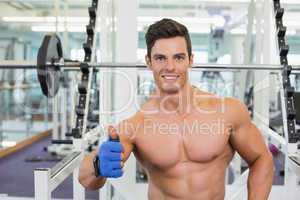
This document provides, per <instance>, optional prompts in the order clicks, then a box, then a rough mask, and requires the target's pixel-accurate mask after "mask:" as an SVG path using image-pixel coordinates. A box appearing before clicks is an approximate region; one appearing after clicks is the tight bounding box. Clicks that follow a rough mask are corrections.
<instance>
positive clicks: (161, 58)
mask: <svg viewBox="0 0 300 200" xmlns="http://www.w3.org/2000/svg"><path fill="white" fill-rule="evenodd" d="M156 60H158V61H163V60H165V58H164V57H157V58H156Z"/></svg>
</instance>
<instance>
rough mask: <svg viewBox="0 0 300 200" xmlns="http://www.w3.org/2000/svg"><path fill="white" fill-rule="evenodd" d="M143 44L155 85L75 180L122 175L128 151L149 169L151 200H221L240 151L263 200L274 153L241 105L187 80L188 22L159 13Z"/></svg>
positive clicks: (254, 199)
mask: <svg viewBox="0 0 300 200" xmlns="http://www.w3.org/2000/svg"><path fill="white" fill-rule="evenodd" d="M146 43H147V55H146V56H145V59H146V63H147V66H148V68H149V69H150V70H151V71H152V72H153V77H154V80H155V84H156V89H155V91H154V92H153V94H152V95H151V96H150V98H149V99H148V100H147V101H146V102H145V103H144V104H143V105H142V106H141V108H140V109H139V111H138V112H137V113H136V114H135V115H134V116H132V117H130V118H129V119H126V120H124V121H122V122H121V123H120V124H119V125H118V127H115V128H114V127H112V126H111V127H109V128H108V132H109V137H110V139H109V140H108V141H107V142H104V143H103V144H102V145H101V146H100V147H99V149H98V150H97V151H93V152H92V153H91V154H89V155H87V156H85V158H84V160H83V162H82V164H81V169H80V175H79V181H80V183H81V184H82V185H83V186H84V187H86V188H87V189H93V190H95V189H99V188H101V187H102V186H103V185H104V184H105V181H106V178H107V177H115V178H117V177H121V176H122V174H123V171H122V168H123V166H124V163H125V161H126V160H127V158H128V157H129V155H130V154H131V152H133V153H134V155H135V157H136V159H137V160H138V161H139V163H140V164H141V165H142V167H143V168H144V169H145V171H146V173H147V176H148V180H149V189H148V198H149V199H150V200H223V199H224V196H225V172H226V168H227V166H228V164H229V163H230V161H231V159H232V157H233V155H234V153H235V152H238V153H239V154H240V155H241V157H242V158H243V159H244V160H245V161H246V162H247V163H248V165H249V169H250V173H249V177H248V182H247V184H248V199H249V200H267V198H268V195H269V193H270V189H271V186H272V179H273V171H274V170H273V168H274V166H273V161H272V155H271V153H270V152H269V150H268V148H267V146H266V144H265V142H264V139H263V137H262V135H261V133H260V131H259V130H258V129H257V127H256V126H255V125H254V124H253V123H252V122H251V118H250V116H249V112H248V110H247V108H246V106H245V105H244V104H243V103H241V102H240V101H238V100H237V99H234V98H221V97H218V96H216V95H214V94H212V93H208V92H206V91H203V90H200V89H198V88H196V87H194V86H192V85H191V83H190V82H189V78H188V70H189V68H190V67H191V66H192V64H193V54H192V51H191V40H190V36H189V33H188V30H187V28H186V27H185V26H184V25H182V24H180V23H178V22H176V21H174V20H171V19H162V20H160V21H158V22H156V23H154V24H152V25H151V26H150V27H149V29H148V31H147V33H146ZM93 160H94V164H95V167H94V165H93Z"/></svg>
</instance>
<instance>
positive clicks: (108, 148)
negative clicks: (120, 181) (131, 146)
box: [98, 126, 123, 178]
mask: <svg viewBox="0 0 300 200" xmlns="http://www.w3.org/2000/svg"><path fill="white" fill-rule="evenodd" d="M108 134H109V139H108V141H106V142H104V143H103V144H102V145H101V146H100V148H99V151H98V156H99V162H100V163H99V175H100V176H102V177H109V178H118V177H121V176H122V175H123V171H122V167H123V161H122V160H123V159H122V158H123V153H122V152H123V146H122V144H121V143H120V141H119V136H118V134H117V132H116V129H115V128H113V127H112V126H110V127H108Z"/></svg>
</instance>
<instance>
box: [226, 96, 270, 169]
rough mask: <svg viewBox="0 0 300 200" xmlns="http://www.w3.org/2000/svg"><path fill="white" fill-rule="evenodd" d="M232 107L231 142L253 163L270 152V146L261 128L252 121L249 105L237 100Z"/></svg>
mask: <svg viewBox="0 0 300 200" xmlns="http://www.w3.org/2000/svg"><path fill="white" fill-rule="evenodd" d="M231 109H232V110H234V111H233V112H232V113H231V114H232V115H233V116H232V119H233V123H234V126H233V130H232V133H231V136H230V144H231V145H232V147H233V148H234V149H235V150H236V151H237V152H238V153H239V154H240V155H241V157H242V158H243V159H244V160H245V161H246V162H247V163H248V164H249V165H251V164H252V163H253V162H255V160H256V159H258V158H259V157H260V156H262V155H264V154H268V153H269V151H268V148H267V146H266V143H265V141H264V138H263V136H262V134H261V132H260V131H259V129H258V128H257V127H256V126H255V124H253V123H252V121H251V118H250V115H249V112H248V109H247V107H246V106H245V105H244V104H243V103H241V102H239V101H236V102H235V103H234V104H233V105H232V106H231Z"/></svg>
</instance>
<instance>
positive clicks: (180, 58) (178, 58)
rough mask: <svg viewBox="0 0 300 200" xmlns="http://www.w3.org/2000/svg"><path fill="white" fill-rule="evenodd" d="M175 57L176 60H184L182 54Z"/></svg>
mask: <svg viewBox="0 0 300 200" xmlns="http://www.w3.org/2000/svg"><path fill="white" fill-rule="evenodd" d="M175 59H176V60H184V57H183V56H176V57H175Z"/></svg>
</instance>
